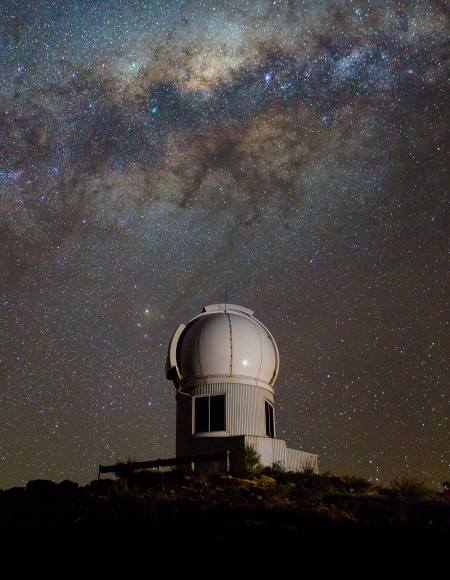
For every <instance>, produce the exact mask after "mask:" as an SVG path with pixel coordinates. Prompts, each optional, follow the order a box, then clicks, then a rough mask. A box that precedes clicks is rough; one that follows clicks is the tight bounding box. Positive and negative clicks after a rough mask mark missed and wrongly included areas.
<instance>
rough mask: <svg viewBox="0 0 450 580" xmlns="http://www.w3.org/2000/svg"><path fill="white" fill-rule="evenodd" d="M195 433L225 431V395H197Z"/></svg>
mask: <svg viewBox="0 0 450 580" xmlns="http://www.w3.org/2000/svg"><path fill="white" fill-rule="evenodd" d="M194 401H195V417H194V418H195V425H194V430H195V433H209V432H210V431H225V395H213V396H211V397H195V399H194Z"/></svg>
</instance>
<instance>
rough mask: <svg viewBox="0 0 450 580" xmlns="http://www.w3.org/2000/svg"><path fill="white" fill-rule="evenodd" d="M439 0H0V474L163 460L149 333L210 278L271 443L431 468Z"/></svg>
mask: <svg viewBox="0 0 450 580" xmlns="http://www.w3.org/2000/svg"><path fill="white" fill-rule="evenodd" d="M445 5H446V3H445V2H443V1H433V2H431V1H430V2H429V1H425V0H423V1H422V0H420V1H413V0H411V1H404V2H393V1H383V0H375V1H370V2H369V1H368V0H367V1H351V0H334V1H327V0H323V1H320V0H304V1H301V0H298V1H296V0H292V1H273V0H271V1H266V0H256V1H251V2H250V1H243V0H240V1H231V0H230V1H217V2H214V1H212V0H211V1H200V0H198V1H196V0H193V1H189V0H186V1H184V2H183V1H174V0H172V1H164V2H157V1H152V0H134V1H132V0H130V1H128V0H123V1H120V0H116V1H113V0H109V1H103V2H98V1H95V0H79V1H76V0H72V1H71V0H67V1H63V0H60V1H54V2H52V1H45V0H42V1H39V0H27V1H25V0H16V1H9V0H3V1H2V2H1V7H0V42H1V49H0V193H1V196H0V197H1V201H0V236H1V238H0V244H1V245H0V248H1V260H0V263H1V269H0V285H1V297H2V300H1V313H0V330H1V343H0V345H1V356H0V358H1V363H0V383H1V417H0V444H1V445H0V457H1V478H0V487H2V488H8V487H12V486H17V485H24V484H25V482H26V481H28V480H31V479H37V478H45V479H52V480H54V481H56V482H59V481H62V480H63V479H66V478H68V479H71V480H73V481H76V482H78V483H80V484H84V483H88V482H89V481H91V480H92V479H95V478H96V476H97V469H98V465H99V464H103V465H108V464H111V463H115V462H117V461H127V460H128V459H129V458H132V459H135V460H138V461H144V460H149V459H156V458H158V457H173V456H174V452H175V389H174V387H173V384H172V383H170V382H168V381H167V380H166V377H165V358H166V352H167V346H168V343H169V340H170V337H171V335H172V332H173V331H174V330H175V328H176V327H177V325H178V324H179V323H181V322H184V323H186V322H187V321H189V320H190V319H191V318H193V317H194V316H196V315H197V314H199V313H200V312H201V310H202V307H203V306H205V305H208V304H215V303H218V302H224V300H225V295H226V293H227V299H228V302H231V303H235V304H240V305H242V306H245V307H247V308H250V309H251V310H254V312H255V316H256V318H258V319H259V320H260V321H261V322H262V323H263V324H265V325H266V326H267V327H268V328H269V330H270V331H271V332H272V334H273V335H274V337H275V340H276V341H277V344H278V347H279V351H280V359H281V360H280V373H279V376H278V379H277V382H276V384H275V404H276V428H277V436H278V437H279V438H285V439H287V443H288V446H289V447H292V448H294V449H302V450H304V451H308V452H312V453H316V454H318V455H319V466H320V469H321V471H326V470H328V471H332V472H334V473H339V474H346V473H350V474H357V475H362V476H364V477H366V478H369V479H370V480H371V481H373V482H376V481H380V482H383V483H387V482H389V481H390V480H392V479H393V478H395V477H396V476H407V477H421V478H427V479H428V480H429V481H430V482H432V483H434V484H435V485H436V486H439V484H440V483H441V482H442V481H444V479H448V478H449V476H450V467H449V454H448V442H449V430H448V414H449V390H448V374H447V365H448V359H447V349H448V340H447V326H446V323H447V319H446V314H447V308H446V306H447V300H446V290H447V268H448V262H447V249H448V246H447V239H448V238H447V236H448V218H447V216H446V209H447V207H446V198H445V195H446V189H447V185H448V177H447V173H446V169H447V165H448V162H447V160H448V144H449V140H448V110H449V102H448V96H447V95H448V72H449V71H448V61H447V58H448V53H449V50H448V47H449V44H448V31H449V27H448V24H449V15H448V11H447V10H446V7H445Z"/></svg>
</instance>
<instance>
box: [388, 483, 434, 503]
mask: <svg viewBox="0 0 450 580" xmlns="http://www.w3.org/2000/svg"><path fill="white" fill-rule="evenodd" d="M390 485H391V489H392V491H393V493H394V495H395V496H396V497H398V498H399V499H402V500H406V501H413V500H418V499H427V498H430V497H432V496H434V491H433V490H432V489H431V487H430V486H429V484H428V483H427V482H426V481H425V480H423V479H418V478H411V479H409V478H407V477H397V478H396V479H394V480H393V481H391V482H390Z"/></svg>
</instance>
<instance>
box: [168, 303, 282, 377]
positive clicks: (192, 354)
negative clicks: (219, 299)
mask: <svg viewBox="0 0 450 580" xmlns="http://www.w3.org/2000/svg"><path fill="white" fill-rule="evenodd" d="M252 315H253V312H252V311H251V310H247V309H246V308H243V307H241V306H236V305H231V304H226V305H225V304H215V305H213V306H206V307H205V308H204V312H203V313H202V314H200V315H199V316H197V317H196V318H194V319H193V320H191V321H190V322H189V323H188V324H187V325H186V326H184V325H180V326H179V327H178V328H177V330H176V331H175V333H174V335H173V337H172V340H171V342H170V346H169V353H168V360H167V375H168V378H175V379H177V382H181V383H186V382H190V381H195V382H202V381H203V380H208V381H210V380H215V381H223V380H224V379H227V382H228V380H230V379H232V380H233V382H242V383H250V384H259V383H263V384H265V385H270V386H271V385H272V384H273V383H274V381H275V378H276V375H277V372H278V349H277V346H276V344H275V340H274V339H273V336H272V335H271V334H270V332H269V331H268V330H267V329H266V328H265V326H264V325H263V324H261V322H259V321H258V320H256V318H253V316H252ZM175 371H176V376H175Z"/></svg>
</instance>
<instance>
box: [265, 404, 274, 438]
mask: <svg viewBox="0 0 450 580" xmlns="http://www.w3.org/2000/svg"><path fill="white" fill-rule="evenodd" d="M265 403H266V435H267V437H272V438H273V437H275V429H274V424H273V407H272V405H271V404H270V403H269V402H268V401H266V402H265Z"/></svg>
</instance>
